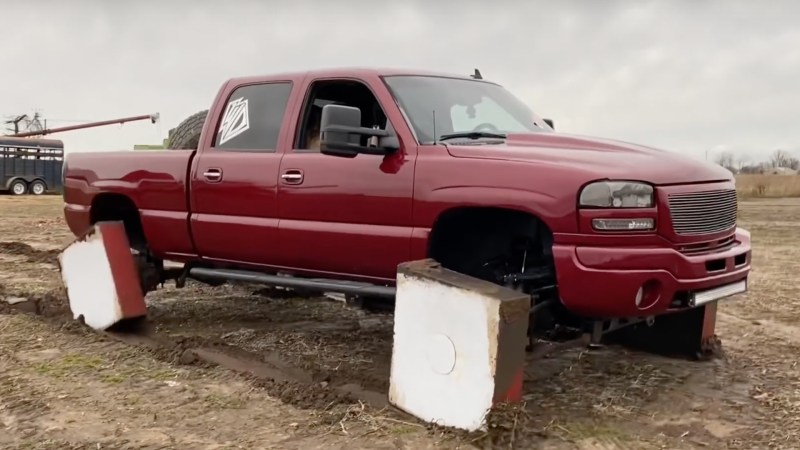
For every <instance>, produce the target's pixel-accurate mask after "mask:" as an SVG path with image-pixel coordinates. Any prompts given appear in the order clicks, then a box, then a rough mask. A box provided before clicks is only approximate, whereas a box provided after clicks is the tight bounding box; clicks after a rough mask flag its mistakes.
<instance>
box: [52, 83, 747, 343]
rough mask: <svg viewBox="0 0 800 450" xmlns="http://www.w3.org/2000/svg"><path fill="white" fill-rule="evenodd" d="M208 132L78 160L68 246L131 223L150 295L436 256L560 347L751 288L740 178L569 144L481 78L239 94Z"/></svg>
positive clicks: (375, 268)
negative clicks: (98, 229)
mask: <svg viewBox="0 0 800 450" xmlns="http://www.w3.org/2000/svg"><path fill="white" fill-rule="evenodd" d="M199 117H200V121H199V122H197V123H202V128H199V127H198V128H197V136H195V137H194V142H196V143H197V145H196V146H195V145H191V146H188V147H189V148H186V149H171V150H164V151H150V152H144V153H139V152H104V153H74V154H70V155H68V157H67V160H66V163H65V168H64V201H65V207H64V208H65V209H64V213H65V217H66V220H67V223H68V224H69V227H70V229H71V230H72V232H73V233H74V234H76V235H79V234H81V233H83V232H84V231H85V230H87V228H88V227H90V226H91V225H92V224H93V223H95V222H97V221H102V220H123V221H125V224H126V227H127V229H128V233H129V236H130V238H131V242H132V246H133V247H134V249H136V250H138V251H139V252H140V255H145V256H144V258H145V260H146V261H147V264H150V268H151V269H153V268H154V269H153V270H154V271H155V273H157V274H162V275H157V276H156V279H157V278H159V277H161V278H162V279H163V271H162V269H161V267H162V266H161V265H160V264H161V261H162V260H174V261H180V262H184V263H187V264H188V265H189V267H197V268H205V269H206V272H207V273H211V274H213V273H214V272H213V271H215V270H222V269H236V270H240V271H241V270H244V271H249V272H248V273H254V274H273V275H274V274H288V275H292V276H294V277H295V278H296V279H298V280H301V282H302V280H304V279H312V278H313V279H325V280H337V282H342V283H356V282H360V283H369V285H371V286H388V287H391V286H393V283H394V280H395V277H396V268H397V265H398V264H399V263H401V262H404V261H409V260H416V259H423V258H428V257H430V258H434V259H436V260H437V261H439V262H441V263H442V264H443V265H444V266H445V267H449V268H452V269H453V270H458V271H460V272H464V273H467V274H471V275H474V276H477V277H480V278H484V279H487V280H490V281H493V282H497V283H499V284H504V285H509V286H513V287H516V288H519V289H522V290H525V291H526V292H529V293H531V294H532V296H533V298H534V300H535V303H536V306H534V309H536V311H537V312H536V317H535V322H536V324H537V326H539V327H543V328H548V329H551V328H552V327H553V326H554V325H555V324H559V323H562V324H563V323H570V324H585V323H587V320H588V321H591V322H592V323H596V321H598V320H601V321H603V320H605V321H608V320H617V319H623V320H628V319H633V318H644V317H649V318H652V317H656V318H657V319H658V317H659V316H661V315H664V314H668V313H669V314H670V315H671V316H675V314H674V313H679V314H683V313H686V314H688V313H689V312H691V311H692V310H696V309H698V308H704V306H703V305H701V303H702V302H706V301H708V302H710V303H709V304H714V305H715V304H716V303H715V302H716V301H717V300H719V298H723V297H727V296H730V295H733V294H737V293H741V292H743V291H744V290H746V280H747V277H748V274H749V271H750V237H749V233H748V232H747V231H745V230H743V229H741V228H738V227H737V221H736V219H737V197H736V191H735V186H734V179H733V178H732V175H731V173H730V172H728V171H727V170H725V169H723V168H722V167H718V166H716V165H712V164H708V163H705V162H702V161H695V160H694V159H690V158H688V157H682V156H679V155H677V154H673V153H669V152H666V151H661V150H656V149H652V148H649V147H645V146H641V145H635V144H630V143H624V142H619V141H613V140H608V139H599V138H592V137H585V136H576V135H569V134H564V133H557V132H555V131H554V130H553V128H551V127H550V126H549V122H547V121H545V120H544V119H542V118H540V117H539V116H538V115H536V114H534V113H533V112H531V111H530V110H529V109H528V108H527V107H526V106H525V105H524V104H523V103H522V102H521V101H520V100H518V99H517V98H515V97H514V96H513V95H512V94H510V93H509V92H508V91H506V90H505V89H504V88H502V87H501V86H499V85H497V84H494V83H492V82H489V81H486V80H482V79H476V78H473V77H460V76H453V75H442V74H434V73H420V72H406V71H397V70H375V69H339V70H327V71H313V72H303V73H289V74H279V75H272V76H260V77H247V78H235V79H231V80H229V81H227V82H226V83H225V84H224V85H223V86H222V87H221V89H220V90H219V92H218V94H217V96H216V99H215V100H214V103H213V104H212V106H211V108H210V109H209V110H208V113H207V116H206V117H205V118H204V117H203V116H202V115H201V116H199ZM320 123H321V128H322V133H321V134H320V132H319V131H313V132H311V133H309V132H308V131H309V127H311V128H314V127H313V126H314V125H315V124H320ZM182 126H183V125H182ZM186 132H187V130H184V129H179V130H176V133H178V134H181V133H183V134H185V133H186ZM319 136H321V141H322V142H321V144H320V148H321V150H318V149H315V148H312V147H313V146H311V145H310V144H309V140H310V139H311V138H313V137H319ZM195 147H196V148H195ZM220 273H223V272H220ZM155 284H156V283H155V282H153V283H150V284H149V285H148V289H151V288H154V286H155ZM376 292H377V291H376ZM380 292H386V291H385V290H384V291H380ZM578 326H581V325H578Z"/></svg>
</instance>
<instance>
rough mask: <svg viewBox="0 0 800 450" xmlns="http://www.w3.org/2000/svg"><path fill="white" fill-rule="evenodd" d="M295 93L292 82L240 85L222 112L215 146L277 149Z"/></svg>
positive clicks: (259, 149) (269, 150) (254, 149)
mask: <svg viewBox="0 0 800 450" xmlns="http://www.w3.org/2000/svg"><path fill="white" fill-rule="evenodd" d="M291 92H292V84H291V83H289V82H281V83H265V84H254V85H248V86H241V87H239V88H236V89H235V90H234V91H233V92H232V93H231V95H230V97H228V102H227V103H226V104H225V109H224V110H223V111H222V117H221V118H220V121H219V124H218V125H217V132H216V137H215V139H214V147H215V148H217V149H220V150H248V151H264V152H275V151H276V149H277V146H278V135H279V134H280V131H281V125H282V123H283V117H284V114H285V113H286V104H287V103H288V101H289V94H290V93H291Z"/></svg>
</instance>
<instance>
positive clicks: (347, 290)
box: [188, 267, 396, 298]
mask: <svg viewBox="0 0 800 450" xmlns="http://www.w3.org/2000/svg"><path fill="white" fill-rule="evenodd" d="M188 277H189V278H197V279H199V280H201V281H202V280H204V279H209V278H211V279H217V280H233V281H244V282H246V283H259V284H266V285H270V286H282V287H288V288H303V289H314V290H319V291H322V292H337V293H340V294H352V295H363V296H370V297H390V298H391V297H394V296H395V292H396V290H395V288H394V287H391V286H380V285H376V284H370V283H357V282H354V281H340V280H332V279H325V278H296V277H290V276H280V275H269V274H265V273H260V272H250V271H246V270H234V269H209V268H205V267H193V268H191V269H189V273H188Z"/></svg>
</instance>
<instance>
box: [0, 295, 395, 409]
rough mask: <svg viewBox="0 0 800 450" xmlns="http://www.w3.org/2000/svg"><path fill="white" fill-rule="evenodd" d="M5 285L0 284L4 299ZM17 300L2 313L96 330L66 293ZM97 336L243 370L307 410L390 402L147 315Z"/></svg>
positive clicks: (198, 363) (162, 356)
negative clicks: (79, 316) (175, 331)
mask: <svg viewBox="0 0 800 450" xmlns="http://www.w3.org/2000/svg"><path fill="white" fill-rule="evenodd" d="M4 293H5V287H4V286H3V285H2V284H0V299H3V298H4ZM8 298H13V299H14V300H16V301H15V302H14V303H13V304H11V303H9V302H8V301H1V300H0V314H30V315H33V316H36V317H38V318H40V319H42V320H44V321H46V322H48V323H49V324H51V325H53V326H55V327H57V328H59V329H61V330H62V331H66V332H86V331H87V330H91V329H90V328H88V327H87V326H86V325H84V324H82V323H81V322H80V321H79V320H76V319H73V317H72V313H71V310H70V308H69V303H68V300H67V298H66V295H65V294H64V293H63V292H48V293H46V294H42V295H28V294H25V293H20V294H16V295H14V296H13V297H6V300H7V299H8ZM92 332H93V333H96V334H97V335H98V336H101V337H105V338H109V339H112V340H115V341H118V342H121V343H123V344H126V345H129V346H132V347H136V348H140V349H143V350H145V351H147V352H148V353H150V354H151V355H152V356H153V357H154V358H156V359H158V360H160V361H163V362H166V363H168V364H171V365H192V366H195V367H199V368H203V367H206V368H208V367H221V368H223V369H227V370H230V371H232V372H235V373H238V374H240V375H242V376H243V377H244V378H245V379H247V380H248V381H249V382H251V383H252V384H253V385H254V386H256V387H259V388H263V389H265V390H266V392H267V393H268V394H269V395H271V396H272V397H275V398H278V399H280V400H281V401H282V402H284V403H287V404H290V405H293V406H295V407H298V408H302V409H315V410H324V409H328V408H330V407H331V406H332V405H336V404H342V405H348V404H357V403H362V404H364V405H367V406H369V407H371V408H374V409H376V410H377V409H382V408H384V407H386V406H388V405H389V403H388V396H387V395H386V394H385V393H383V392H377V391H372V390H369V389H366V388H364V387H363V386H361V385H360V384H358V383H353V382H348V380H346V379H345V380H340V379H334V378H333V377H331V376H330V375H329V374H326V373H324V372H316V373H315V372H313V371H308V370H304V369H302V368H299V367H294V366H292V365H290V364H288V363H287V362H285V361H284V359H283V358H281V356H280V355H279V354H278V353H277V352H264V353H261V352H259V353H256V352H253V351H249V350H246V349H243V348H240V347H237V346H234V345H230V344H228V343H226V342H224V341H222V340H221V339H219V338H214V337H200V336H189V337H183V336H178V337H173V336H169V335H167V334H165V333H160V332H157V331H156V330H155V323H153V322H148V320H147V319H146V318H144V319H139V320H133V321H127V322H122V323H120V324H117V325H115V326H114V327H113V328H112V329H109V330H106V331H94V330H92Z"/></svg>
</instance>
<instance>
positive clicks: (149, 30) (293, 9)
mask: <svg viewBox="0 0 800 450" xmlns="http://www.w3.org/2000/svg"><path fill="white" fill-rule="evenodd" d="M0 17H2V19H0V23H2V35H3V39H4V43H3V56H2V61H3V62H2V70H0V116H2V117H3V118H5V116H10V115H16V114H23V113H29V114H30V113H32V112H33V111H34V110H39V111H40V112H41V113H42V115H43V116H44V117H45V118H47V119H48V125H50V126H61V125H68V124H72V123H74V122H64V121H65V120H66V121H81V120H103V119H110V118H116V117H125V116H131V115H139V114H149V113H153V112H159V113H160V114H161V119H162V120H161V123H159V124H157V125H152V124H150V122H138V123H132V124H127V125H124V126H111V127H104V128H96V129H92V130H87V131H80V132H69V133H63V134H55V135H53V137H58V138H59V139H62V140H63V141H64V142H65V145H66V146H67V148H68V151H96V150H117V149H119V150H124V149H131V148H132V147H133V145H134V144H148V143H158V142H160V140H161V139H162V138H163V137H165V136H166V133H167V130H168V129H169V128H172V127H174V126H175V125H177V124H178V123H179V122H180V121H181V120H182V119H183V118H184V117H185V116H187V115H190V114H192V113H194V112H196V111H198V110H201V109H205V108H207V107H208V105H209V103H210V102H211V101H212V99H213V96H214V95H215V94H216V91H217V89H218V87H219V86H220V84H221V83H222V82H223V81H224V80H225V79H226V78H229V77H233V76H241V75H252V74H261V73H270V72H275V71H286V70H298V69H299V70H302V69H308V68H317V67H333V66H353V65H357V66H370V65H379V66H393V67H411V68H424V69H434V70H441V71H446V72H455V73H464V74H468V73H471V72H472V69H473V68H474V67H478V68H480V70H481V72H482V73H483V75H484V77H485V78H488V79H491V80H493V81H497V82H499V83H500V84H503V85H504V86H506V87H507V88H508V89H509V90H511V91H512V92H514V93H515V94H516V95H517V96H519V97H520V98H521V99H522V100H523V101H525V102H526V103H527V104H528V105H529V106H530V107H531V108H532V109H534V110H535V111H536V112H537V113H539V114H540V115H542V116H544V117H550V118H553V119H554V120H555V123H556V128H557V130H560V131H564V132H570V133H578V134H590V135H597V136H602V137H609V138H615V139H622V140H627V141H634V142H639V143H643V144H648V145H652V146H656V147H659V148H664V149H667V150H673V151H678V152H684V153H688V154H693V155H695V156H698V157H701V158H702V157H704V155H705V152H706V151H707V150H709V151H711V152H712V155H713V152H718V151H720V150H723V149H730V150H734V151H736V152H738V153H739V154H743V155H750V156H751V157H752V158H754V159H757V158H766V157H767V156H768V155H769V153H770V152H771V151H772V150H774V149H776V148H782V149H785V150H789V151H792V152H794V154H795V156H800V21H798V18H800V2H798V1H792V0H785V1H778V0H771V1H765V2H755V1H732V0H727V1H710V0H709V1H689V0H685V1H681V0H670V1H666V0H664V1H636V2H634V1H611V0H604V1H589V0H585V1H558V2H554V1H548V2H543V1H514V0H506V1H503V0H494V1H485V0H484V1H469V0H457V1H456V0H436V1H433V0H429V1H427V2H423V1H419V2H416V1H411V0H402V1H391V2H389V1H383V2H380V1H357V0H339V1H336V2H334V1H322V0H318V1H306V2H303V1H300V0H293V2H291V3H290V2H288V1H287V2H286V3H283V2H278V1H268V0H261V1H256V0H252V1H247V0H227V1H215V2H212V1H198V0H194V1H177V0H170V1H166V0H163V1H156V0H152V1H145V0H137V1H100V0H97V1H89V0H71V1H69V2H63V1H62V2H56V1H44V0H27V1H25V0H0Z"/></svg>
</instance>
